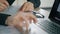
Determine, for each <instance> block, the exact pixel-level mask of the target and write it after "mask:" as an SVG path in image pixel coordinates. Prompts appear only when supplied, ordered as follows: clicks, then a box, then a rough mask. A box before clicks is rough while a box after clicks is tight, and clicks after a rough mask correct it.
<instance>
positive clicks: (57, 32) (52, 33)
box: [37, 20, 60, 34]
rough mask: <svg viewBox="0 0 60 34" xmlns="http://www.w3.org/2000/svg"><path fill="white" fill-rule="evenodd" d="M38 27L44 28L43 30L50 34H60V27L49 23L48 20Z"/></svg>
mask: <svg viewBox="0 0 60 34" xmlns="http://www.w3.org/2000/svg"><path fill="white" fill-rule="evenodd" d="M37 26H38V27H40V28H42V29H43V30H45V31H46V32H48V33H49V34H60V27H58V26H56V25H55V24H53V23H51V22H49V21H48V20H45V21H43V22H40V23H38V25H37Z"/></svg>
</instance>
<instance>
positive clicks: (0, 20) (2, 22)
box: [0, 13, 10, 25]
mask: <svg viewBox="0 0 60 34" xmlns="http://www.w3.org/2000/svg"><path fill="white" fill-rule="evenodd" d="M8 16H10V15H7V14H1V13H0V25H6V24H5V21H6V19H7V17H8Z"/></svg>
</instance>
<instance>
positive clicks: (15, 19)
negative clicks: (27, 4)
mask: <svg viewBox="0 0 60 34" xmlns="http://www.w3.org/2000/svg"><path fill="white" fill-rule="evenodd" d="M32 20H33V22H34V23H36V22H37V19H36V17H35V16H34V15H33V14H32V13H30V12H28V13H26V12H19V13H17V14H16V15H15V16H11V17H8V19H7V21H6V24H8V25H10V26H14V27H16V28H17V29H19V30H20V32H21V31H22V27H23V25H24V24H23V23H24V22H25V27H26V30H27V29H28V27H29V23H31V22H32Z"/></svg>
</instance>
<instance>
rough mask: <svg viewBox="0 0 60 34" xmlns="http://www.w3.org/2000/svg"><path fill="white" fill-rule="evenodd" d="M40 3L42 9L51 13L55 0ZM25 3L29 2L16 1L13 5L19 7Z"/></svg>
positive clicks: (42, 0) (45, 0)
mask: <svg viewBox="0 0 60 34" xmlns="http://www.w3.org/2000/svg"><path fill="white" fill-rule="evenodd" d="M19 1H20V2H19ZM40 1H41V5H40V8H42V9H45V10H47V11H51V8H52V6H53V3H54V1H55V0H40ZM24 2H27V1H26V0H16V1H15V2H14V4H13V5H16V4H17V5H20V6H21V5H22V4H23V3H24Z"/></svg>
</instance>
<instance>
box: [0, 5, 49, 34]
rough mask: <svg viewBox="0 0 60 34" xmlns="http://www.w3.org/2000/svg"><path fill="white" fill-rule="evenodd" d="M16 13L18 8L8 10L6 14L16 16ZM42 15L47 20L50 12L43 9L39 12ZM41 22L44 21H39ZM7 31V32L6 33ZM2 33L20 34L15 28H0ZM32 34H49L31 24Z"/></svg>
mask: <svg viewBox="0 0 60 34" xmlns="http://www.w3.org/2000/svg"><path fill="white" fill-rule="evenodd" d="M16 11H18V7H13V6H11V7H10V8H8V9H6V10H5V12H1V13H5V14H11V15H14V14H16ZM38 11H39V12H40V13H41V14H43V15H44V16H45V18H48V15H49V12H48V11H46V10H43V9H40V10H38ZM39 20H40V21H41V20H43V19H39ZM6 30H7V31H6ZM0 33H1V34H20V32H18V31H17V30H16V29H15V28H10V27H2V26H1V27H0ZM31 34H47V32H45V31H44V30H43V29H41V28H39V27H38V26H36V25H35V24H31Z"/></svg>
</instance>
